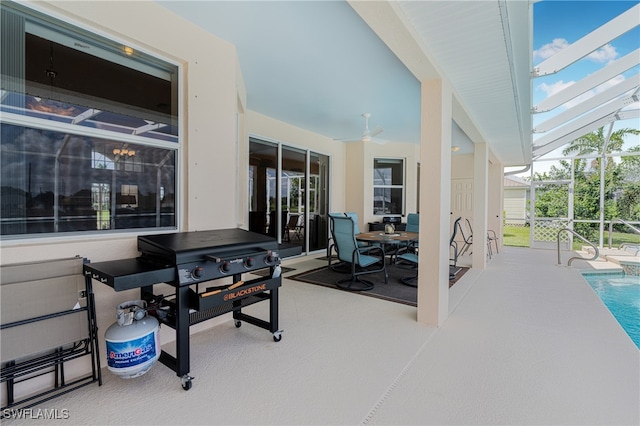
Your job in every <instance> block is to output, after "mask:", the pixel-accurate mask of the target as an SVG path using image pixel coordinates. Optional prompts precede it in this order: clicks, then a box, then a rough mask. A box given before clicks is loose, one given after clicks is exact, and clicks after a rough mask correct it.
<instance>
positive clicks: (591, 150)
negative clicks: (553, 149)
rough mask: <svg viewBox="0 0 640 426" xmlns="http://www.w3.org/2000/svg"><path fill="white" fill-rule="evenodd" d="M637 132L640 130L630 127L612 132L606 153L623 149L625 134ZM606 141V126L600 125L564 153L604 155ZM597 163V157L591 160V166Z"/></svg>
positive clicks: (563, 151) (564, 150)
mask: <svg viewBox="0 0 640 426" xmlns="http://www.w3.org/2000/svg"><path fill="white" fill-rule="evenodd" d="M637 134H640V130H638V129H629V128H624V129H618V130H616V131H615V132H612V133H611V137H610V138H609V144H608V145H607V148H606V152H605V154H611V153H613V152H620V151H622V146H623V145H624V138H625V136H627V135H637ZM605 142H606V140H605V135H604V127H600V128H599V129H598V130H596V131H595V132H592V133H587V134H586V135H584V136H581V137H579V138H578V139H575V140H573V141H572V142H571V143H570V144H569V145H568V146H567V147H566V148H565V149H563V150H562V155H565V156H570V155H575V156H580V155H589V154H597V155H602V149H603V148H604V144H605ZM597 165H598V159H597V158H596V159H594V160H593V161H592V162H591V167H592V168H596V167H597ZM607 167H609V162H608V163H607Z"/></svg>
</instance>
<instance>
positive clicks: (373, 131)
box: [369, 126, 384, 137]
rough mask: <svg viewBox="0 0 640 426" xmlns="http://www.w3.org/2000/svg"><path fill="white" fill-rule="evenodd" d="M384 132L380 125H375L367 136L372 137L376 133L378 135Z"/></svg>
mask: <svg viewBox="0 0 640 426" xmlns="http://www.w3.org/2000/svg"><path fill="white" fill-rule="evenodd" d="M382 132H384V129H383V128H382V127H380V126H376V128H375V129H373V130H372V131H371V132H370V133H369V136H370V137H374V136H376V135H379V134H380V133H382Z"/></svg>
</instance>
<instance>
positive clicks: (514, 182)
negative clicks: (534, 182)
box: [504, 176, 530, 189]
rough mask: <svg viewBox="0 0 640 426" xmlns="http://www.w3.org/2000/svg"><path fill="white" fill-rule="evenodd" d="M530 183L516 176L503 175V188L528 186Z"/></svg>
mask: <svg viewBox="0 0 640 426" xmlns="http://www.w3.org/2000/svg"><path fill="white" fill-rule="evenodd" d="M529 186H530V183H529V182H527V181H526V180H524V179H522V178H520V177H518V176H505V177H504V188H505V189H507V188H528V187H529Z"/></svg>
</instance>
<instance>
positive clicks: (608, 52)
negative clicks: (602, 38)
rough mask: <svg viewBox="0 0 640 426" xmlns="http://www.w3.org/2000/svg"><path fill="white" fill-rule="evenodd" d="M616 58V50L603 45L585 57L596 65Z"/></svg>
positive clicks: (610, 46)
mask: <svg viewBox="0 0 640 426" xmlns="http://www.w3.org/2000/svg"><path fill="white" fill-rule="evenodd" d="M617 57H618V52H617V51H616V48H615V47H613V46H612V45H610V44H605V45H604V46H602V47H601V48H600V49H598V50H596V51H595V52H593V53H591V54H590V55H589V56H587V58H588V59H591V60H592V61H594V62H598V63H605V62H611V61H613V60H614V59H615V58H617Z"/></svg>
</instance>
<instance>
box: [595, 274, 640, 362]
mask: <svg viewBox="0 0 640 426" xmlns="http://www.w3.org/2000/svg"><path fill="white" fill-rule="evenodd" d="M583 276H584V278H585V279H586V280H587V282H588V283H589V285H590V286H591V288H593V290H594V291H595V292H596V294H597V295H598V296H599V297H600V299H601V300H602V301H603V302H604V304H605V305H606V306H607V308H609V310H610V311H611V313H612V314H613V316H614V317H615V318H616V319H617V320H618V322H619V323H620V325H621V326H622V328H624V330H625V331H626V332H627V334H628V335H629V337H631V340H633V342H634V343H635V344H636V346H637V347H638V349H640V276H638V275H625V274H624V273H620V274H603V273H599V274H598V273H595V274H593V273H591V274H589V273H585V274H583Z"/></svg>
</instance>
